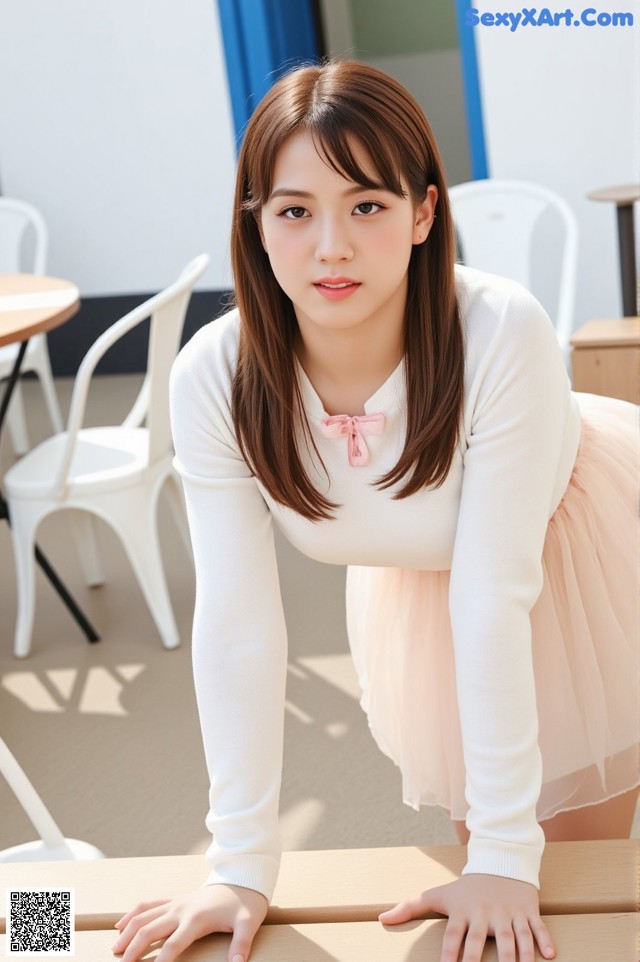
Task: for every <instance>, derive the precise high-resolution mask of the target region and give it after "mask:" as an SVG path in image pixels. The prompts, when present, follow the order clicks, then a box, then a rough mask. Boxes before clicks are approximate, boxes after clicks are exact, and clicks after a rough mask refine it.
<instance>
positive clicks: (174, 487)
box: [163, 474, 193, 558]
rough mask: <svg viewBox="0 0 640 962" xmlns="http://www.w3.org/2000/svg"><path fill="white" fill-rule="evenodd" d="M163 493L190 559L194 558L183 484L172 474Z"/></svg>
mask: <svg viewBox="0 0 640 962" xmlns="http://www.w3.org/2000/svg"><path fill="white" fill-rule="evenodd" d="M163 493H164V495H165V497H166V499H167V502H168V504H169V509H170V511H171V514H172V515H173V520H174V521H175V523H176V527H177V528H178V531H179V532H180V535H181V537H182V540H183V542H184V545H185V547H186V549H187V553H188V555H189V557H190V558H193V549H192V547H191V535H190V534H189V524H188V522H187V507H186V504H185V501H184V493H183V491H182V483H181V482H180V479H179V478H177V477H176V476H175V474H170V475H169V476H168V478H167V480H166V483H165V486H164V488H163Z"/></svg>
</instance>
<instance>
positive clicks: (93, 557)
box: [70, 511, 104, 588]
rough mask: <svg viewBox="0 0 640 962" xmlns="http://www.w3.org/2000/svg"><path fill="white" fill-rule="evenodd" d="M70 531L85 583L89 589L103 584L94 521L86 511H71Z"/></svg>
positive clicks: (101, 565) (102, 567) (100, 557)
mask: <svg viewBox="0 0 640 962" xmlns="http://www.w3.org/2000/svg"><path fill="white" fill-rule="evenodd" d="M70 518H71V530H72V531H73V536H74V538H75V542H76V550H77V552H78V556H79V558H80V565H81V567H82V571H83V573H84V577H85V581H86V583H87V584H88V585H89V587H91V588H97V587H99V586H100V585H103V584H104V566H103V564H102V556H101V554H100V547H99V545H98V533H97V529H96V520H95V518H94V516H93V515H92V514H90V513H89V512H88V511H72V512H71V514H70Z"/></svg>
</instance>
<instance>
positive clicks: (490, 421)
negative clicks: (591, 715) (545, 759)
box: [450, 286, 577, 886]
mask: <svg viewBox="0 0 640 962" xmlns="http://www.w3.org/2000/svg"><path fill="white" fill-rule="evenodd" d="M489 296H490V295H489ZM497 304H498V305H499V307H500V309H499V312H498V313H500V314H501V317H500V318H499V323H498V326H497V328H494V330H493V332H492V333H491V336H490V337H489V334H487V339H486V344H485V345H484V352H483V356H482V358H481V363H480V364H478V365H477V366H476V367H475V368H474V369H473V370H474V374H473V383H471V384H470V385H468V394H469V403H468V410H469V412H471V413H470V423H469V424H468V425H467V437H466V443H467V449H466V452H465V455H464V474H463V483H462V492H461V503H460V511H459V516H458V525H457V532H456V539H455V545H454V554H453V562H452V568H451V582H450V614H451V622H452V628H453V637H454V646H455V657H456V684H457V692H458V701H459V706H460V719H461V727H462V737H463V745H464V758H465V768H466V797H467V802H468V804H469V813H468V818H467V827H468V828H469V831H470V835H471V838H470V842H469V846H468V862H467V865H466V867H465V870H464V871H465V872H474V873H475V872H480V873H488V874H495V875H502V876H507V877H511V878H516V879H520V880H522V881H527V882H530V883H531V884H533V885H536V886H537V885H538V872H539V865H540V858H541V855H542V851H543V847H544V835H543V832H542V829H541V828H540V826H539V825H538V824H537V822H536V815H535V809H536V802H537V799H538V795H539V793H540V787H541V777H542V770H541V756H540V751H539V748H538V743H537V735H538V726H537V709H536V693H535V682H534V673H533V664H532V652H531V624H530V612H531V609H532V607H533V605H534V604H535V601H536V599H537V597H538V595H539V593H540V590H541V588H542V563H541V556H542V550H543V545H544V540H545V533H546V529H547V524H548V520H549V517H550V515H551V513H552V511H553V509H554V507H555V503H556V502H557V498H558V492H557V484H558V464H559V462H561V461H562V460H563V458H562V452H563V447H566V446H567V445H575V444H576V443H577V440H576V438H575V436H570V437H567V433H566V432H567V424H574V423H575V422H573V421H572V420H571V418H570V417H569V407H570V404H571V398H570V388H569V383H568V378H567V375H566V372H565V370H564V367H563V364H562V360H561V356H560V352H559V350H558V347H557V342H556V338H555V333H554V331H553V328H552V326H551V323H550V321H549V320H548V318H547V316H546V314H545V313H544V311H543V310H542V308H541V307H540V305H539V304H538V303H537V301H535V299H534V298H533V297H531V296H530V295H529V294H528V293H527V292H526V291H525V290H524V289H520V288H518V287H515V286H514V287H513V288H512V293H511V294H510V296H509V297H508V299H507V301H506V303H505V302H504V298H503V301H502V303H500V301H497ZM494 313H495V312H494ZM573 434H574V435H575V430H574V432H573ZM564 460H566V456H565V458H564Z"/></svg>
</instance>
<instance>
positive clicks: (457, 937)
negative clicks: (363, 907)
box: [379, 875, 555, 962]
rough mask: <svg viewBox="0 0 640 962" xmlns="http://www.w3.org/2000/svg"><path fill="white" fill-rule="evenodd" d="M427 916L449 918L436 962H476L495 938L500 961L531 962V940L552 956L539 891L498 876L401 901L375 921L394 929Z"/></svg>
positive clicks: (463, 880) (477, 877)
mask: <svg viewBox="0 0 640 962" xmlns="http://www.w3.org/2000/svg"><path fill="white" fill-rule="evenodd" d="M428 912H439V913H440V914H441V915H448V916H449V922H448V924H447V928H446V931H445V934H444V939H443V940H442V954H441V956H440V962H457V960H458V956H459V952H460V948H461V946H462V944H463V943H464V954H463V956H462V962H480V959H481V957H482V950H483V948H484V944H485V941H486V939H487V936H488V935H493V936H494V938H495V940H496V945H497V949H498V959H499V962H516V959H518V960H519V962H534V955H535V953H534V941H535V942H537V943H538V948H539V949H540V951H541V952H542V955H543V956H544V958H545V959H552V958H554V956H555V949H554V948H553V943H552V941H551V936H550V935H549V931H548V929H547V927H546V925H545V924H544V922H543V921H542V919H541V918H540V910H539V907H538V891H537V889H536V888H535V887H534V886H533V885H529V883H528V882H517V881H515V880H514V879H509V878H502V877H500V876H498V875H463V876H462V877H461V878H460V879H458V880H457V881H455V882H450V883H449V884H448V885H441V886H439V887H438V888H434V889H430V890H429V891H427V892H423V893H422V895H419V896H418V898H416V899H410V900H409V901H407V902H400V903H399V904H398V905H396V906H395V908H393V909H391V910H390V911H389V912H383V913H382V915H380V916H379V919H380V921H381V922H382V923H384V925H397V924H398V923H400V922H408V921H409V919H420V918H424V917H425V915H426V913H428Z"/></svg>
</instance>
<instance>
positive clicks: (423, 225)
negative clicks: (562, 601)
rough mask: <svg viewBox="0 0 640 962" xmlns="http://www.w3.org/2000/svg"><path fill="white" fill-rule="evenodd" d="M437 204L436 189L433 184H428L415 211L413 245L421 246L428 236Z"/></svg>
mask: <svg viewBox="0 0 640 962" xmlns="http://www.w3.org/2000/svg"><path fill="white" fill-rule="evenodd" d="M437 203H438V188H437V187H436V185H435V184H429V186H428V187H427V192H426V194H425V197H424V200H423V201H422V203H421V204H419V205H418V206H417V207H416V209H415V219H414V224H413V243H414V244H423V243H424V241H426V239H427V237H428V236H429V231H430V230H431V227H432V225H433V221H434V219H435V216H436V205H437Z"/></svg>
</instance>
